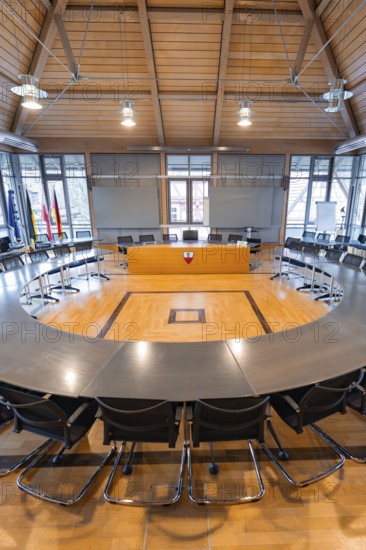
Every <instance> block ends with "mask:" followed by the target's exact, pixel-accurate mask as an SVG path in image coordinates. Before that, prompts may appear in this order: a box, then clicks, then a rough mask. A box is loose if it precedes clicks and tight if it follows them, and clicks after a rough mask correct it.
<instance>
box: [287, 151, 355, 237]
mask: <svg viewBox="0 0 366 550" xmlns="http://www.w3.org/2000/svg"><path fill="white" fill-rule="evenodd" d="M353 162H354V157H336V158H333V157H310V156H305V157H302V156H293V157H292V158H291V168H290V183H289V198H288V206H287V227H286V229H287V234H288V235H290V236H294V237H296V236H297V237H299V236H301V235H302V232H303V230H304V229H313V230H315V229H316V213H317V211H316V203H317V202H318V201H335V202H337V211H336V216H337V217H336V227H335V228H334V229H335V230H338V229H344V228H345V225H346V219H347V212H348V211H350V190H351V181H352V171H353Z"/></svg>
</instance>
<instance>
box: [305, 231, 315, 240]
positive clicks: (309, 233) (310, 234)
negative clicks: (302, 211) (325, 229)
mask: <svg viewBox="0 0 366 550" xmlns="http://www.w3.org/2000/svg"><path fill="white" fill-rule="evenodd" d="M315 234H316V232H315V231H307V230H305V231H304V232H303V234H302V239H315Z"/></svg>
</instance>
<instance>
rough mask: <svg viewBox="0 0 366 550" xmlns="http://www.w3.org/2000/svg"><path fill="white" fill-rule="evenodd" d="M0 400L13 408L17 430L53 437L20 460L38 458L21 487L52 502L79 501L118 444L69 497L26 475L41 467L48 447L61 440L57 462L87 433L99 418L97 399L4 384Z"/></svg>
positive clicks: (19, 478)
mask: <svg viewBox="0 0 366 550" xmlns="http://www.w3.org/2000/svg"><path fill="white" fill-rule="evenodd" d="M0 403H1V404H2V405H5V406H7V407H10V408H11V409H12V410H13V412H14V431H15V432H20V431H22V430H26V431H29V432H32V433H35V434H38V435H41V436H43V437H45V438H49V439H48V440H47V441H46V442H45V443H43V444H42V445H41V446H40V447H38V449H36V450H35V451H33V452H32V453H31V454H30V455H28V457H25V459H23V460H22V461H21V463H19V464H18V466H19V465H20V464H23V463H24V462H25V460H28V459H29V458H30V457H31V456H32V457H33V456H35V455H36V459H35V460H33V462H32V463H31V464H30V465H29V466H28V467H27V468H26V469H25V470H24V471H23V472H22V473H21V474H20V476H19V477H18V480H17V485H18V487H20V489H22V490H23V491H25V492H27V493H29V494H31V495H34V496H36V497H38V498H41V499H43V500H47V501H49V502H56V503H58V504H64V505H69V504H74V503H75V502H78V501H79V500H80V499H81V498H82V497H83V496H84V494H85V493H86V492H87V490H88V489H89V488H91V487H92V486H93V482H94V480H95V478H96V476H97V475H98V474H99V472H100V471H101V469H102V468H103V466H104V465H105V464H106V463H107V462H108V461H109V460H110V458H111V456H112V454H113V453H114V451H115V448H114V449H113V452H112V451H111V452H110V453H109V454H108V456H107V457H106V458H104V460H103V461H102V463H101V465H100V466H99V467H98V468H97V470H95V472H94V473H93V475H92V476H91V477H90V478H89V479H88V481H87V483H86V484H85V485H84V486H83V487H82V489H81V490H80V491H79V492H78V493H77V494H75V493H74V491H72V492H71V493H70V491H69V492H68V497H67V498H64V497H62V496H59V494H57V496H54V495H53V494H48V493H45V492H43V491H40V488H39V484H36V486H35V487H33V486H31V485H29V484H28V483H26V482H25V478H27V477H30V473H31V472H32V471H33V469H36V468H37V469H38V466H39V464H40V463H41V461H42V460H43V459H44V457H45V456H46V455H47V453H48V451H49V450H50V449H51V448H52V447H54V446H55V445H56V444H57V443H59V442H61V443H62V447H61V450H60V451H59V452H58V453H57V454H56V455H53V462H54V463H57V462H59V461H60V460H61V455H62V453H63V452H64V450H65V449H70V448H71V447H73V446H74V445H75V444H76V443H77V442H78V441H79V440H80V439H81V438H82V437H84V435H86V433H87V432H88V430H89V429H90V428H91V426H92V425H93V424H94V422H95V415H96V412H97V409H98V405H97V403H96V402H95V401H93V400H87V399H82V398H72V397H61V396H53V395H52V396H51V397H50V398H48V399H46V398H44V397H41V396H39V395H35V394H32V393H28V392H25V391H21V390H16V389H11V388H8V387H4V386H2V385H1V386H0ZM42 447H43V449H42Z"/></svg>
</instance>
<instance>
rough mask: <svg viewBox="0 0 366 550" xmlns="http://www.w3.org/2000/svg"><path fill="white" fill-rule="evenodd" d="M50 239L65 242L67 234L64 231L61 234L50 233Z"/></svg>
mask: <svg viewBox="0 0 366 550" xmlns="http://www.w3.org/2000/svg"><path fill="white" fill-rule="evenodd" d="M52 237H53V240H54V241H57V240H60V241H66V240H67V239H68V236H67V233H65V231H63V232H62V233H52Z"/></svg>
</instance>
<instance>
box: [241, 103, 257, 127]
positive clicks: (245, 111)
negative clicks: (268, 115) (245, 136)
mask: <svg viewBox="0 0 366 550" xmlns="http://www.w3.org/2000/svg"><path fill="white" fill-rule="evenodd" d="M253 114H255V110H254V109H252V102H251V101H250V100H249V99H248V100H246V99H243V100H242V101H241V102H240V109H239V121H238V126H251V125H252V121H251V116H252V115H253Z"/></svg>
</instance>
